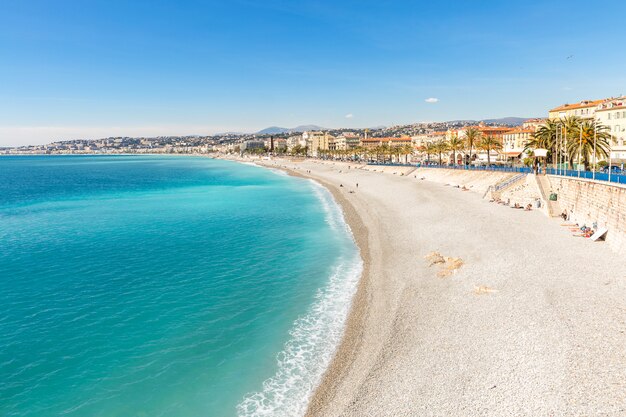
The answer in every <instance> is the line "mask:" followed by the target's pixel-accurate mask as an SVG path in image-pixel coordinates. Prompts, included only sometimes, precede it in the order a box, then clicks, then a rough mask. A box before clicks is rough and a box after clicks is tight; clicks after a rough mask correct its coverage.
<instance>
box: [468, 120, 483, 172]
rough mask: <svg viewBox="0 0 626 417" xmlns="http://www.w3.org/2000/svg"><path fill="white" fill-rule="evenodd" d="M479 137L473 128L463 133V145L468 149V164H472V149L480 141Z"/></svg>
mask: <svg viewBox="0 0 626 417" xmlns="http://www.w3.org/2000/svg"><path fill="white" fill-rule="evenodd" d="M480 136H481V133H480V130H478V129H476V128H475V127H470V128H468V129H467V130H466V131H465V143H466V144H467V147H468V148H469V163H471V162H472V149H473V148H474V146H475V145H476V144H477V143H478V141H479V140H480Z"/></svg>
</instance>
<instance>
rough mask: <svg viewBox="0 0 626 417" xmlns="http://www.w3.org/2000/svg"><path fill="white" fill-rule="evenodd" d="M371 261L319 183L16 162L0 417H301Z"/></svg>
mask: <svg viewBox="0 0 626 417" xmlns="http://www.w3.org/2000/svg"><path fill="white" fill-rule="evenodd" d="M360 271H361V261H360V257H359V255H358V251H357V248H356V247H355V244H354V242H353V240H352V236H351V234H350V231H349V229H348V228H347V226H346V225H345V223H344V222H343V218H342V215H341V211H340V209H339V208H338V207H337V206H336V204H335V203H334V201H333V200H332V198H331V197H330V195H329V193H328V192H327V191H326V190H325V189H323V188H321V187H320V186H318V185H316V184H315V183H313V182H312V181H309V180H305V179H301V178H293V177H289V176H286V175H284V174H282V173H279V172H274V171H271V170H267V169H264V168H259V167H256V166H248V165H243V164H237V163H234V162H226V161H218V160H212V159H208V158H202V157H190V156H187V157H182V156H181V157H177V156H32V157H31V156H28V157H0V416H4V417H14V416H20V417H50V416H64V417H99V416H102V417H134V416H144V417H158V416H163V417H212V416H217V417H229V416H298V415H301V414H302V413H303V412H304V410H305V408H306V404H307V399H308V397H309V395H310V394H311V392H312V390H313V389H314V387H315V385H316V384H317V383H318V382H319V380H320V378H321V375H322V373H323V371H324V370H325V368H326V366H327V364H328V363H329V361H330V359H331V356H332V354H333V351H334V348H335V346H336V345H337V342H338V340H339V339H340V337H341V332H342V329H343V323H344V319H345V317H346V315H347V312H348V309H349V305H350V300H351V297H352V295H353V294H354V291H355V289H356V285H357V281H358V277H359V275H360Z"/></svg>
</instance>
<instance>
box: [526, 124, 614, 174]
mask: <svg viewBox="0 0 626 417" xmlns="http://www.w3.org/2000/svg"><path fill="white" fill-rule="evenodd" d="M611 139H612V137H611V134H610V133H609V128H608V127H607V126H604V125H602V124H600V123H598V122H596V121H595V120H582V119H580V118H579V117H575V116H571V117H567V118H564V119H554V120H548V121H547V122H546V124H545V125H544V126H541V127H539V129H537V131H536V132H535V133H534V135H533V138H532V139H531V140H530V141H529V142H528V143H527V144H526V146H525V148H524V150H525V151H532V150H535V149H546V150H547V151H548V155H547V163H552V164H553V165H554V166H555V167H556V165H557V164H559V162H565V163H567V165H568V167H569V168H570V169H572V168H573V163H574V161H577V163H578V164H582V165H584V167H585V171H588V170H589V168H590V166H591V160H592V159H593V160H594V163H595V162H596V161H597V160H598V159H601V158H607V157H608V156H609V154H610V152H611Z"/></svg>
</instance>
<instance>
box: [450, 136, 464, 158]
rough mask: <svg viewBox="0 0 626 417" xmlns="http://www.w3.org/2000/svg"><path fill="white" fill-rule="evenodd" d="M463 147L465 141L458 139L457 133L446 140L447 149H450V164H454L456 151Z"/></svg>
mask: <svg viewBox="0 0 626 417" xmlns="http://www.w3.org/2000/svg"><path fill="white" fill-rule="evenodd" d="M464 147H465V142H463V140H462V139H459V137H458V135H454V136H452V137H451V138H450V140H449V141H448V149H449V150H451V151H452V160H453V163H452V165H456V153H457V152H458V151H460V150H462V149H463V148H464Z"/></svg>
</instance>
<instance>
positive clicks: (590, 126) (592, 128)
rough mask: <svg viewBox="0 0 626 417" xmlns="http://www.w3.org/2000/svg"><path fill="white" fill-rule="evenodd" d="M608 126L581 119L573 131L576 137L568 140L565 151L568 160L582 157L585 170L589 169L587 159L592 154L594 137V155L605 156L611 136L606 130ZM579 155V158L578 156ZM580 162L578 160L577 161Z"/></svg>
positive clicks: (607, 154)
mask: <svg viewBox="0 0 626 417" xmlns="http://www.w3.org/2000/svg"><path fill="white" fill-rule="evenodd" d="M608 129H609V128H608V126H604V125H601V124H599V123H597V122H596V121H593V120H589V121H584V122H583V121H581V122H580V123H579V124H578V126H577V128H576V130H577V131H575V132H573V133H575V136H576V138H572V140H570V141H569V142H568V146H567V153H568V154H569V156H570V161H572V160H574V159H575V158H576V159H582V161H583V164H584V166H585V171H589V161H590V160H591V157H592V156H593V148H594V138H595V144H596V157H597V156H600V157H602V158H606V157H608V156H609V153H610V152H611V139H612V136H611V134H610V133H609V132H608ZM579 157H580V158H579ZM578 163H580V160H579V161H578Z"/></svg>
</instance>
